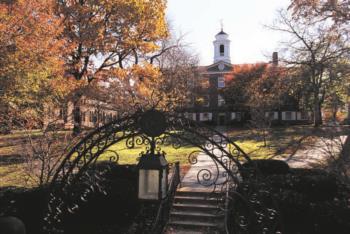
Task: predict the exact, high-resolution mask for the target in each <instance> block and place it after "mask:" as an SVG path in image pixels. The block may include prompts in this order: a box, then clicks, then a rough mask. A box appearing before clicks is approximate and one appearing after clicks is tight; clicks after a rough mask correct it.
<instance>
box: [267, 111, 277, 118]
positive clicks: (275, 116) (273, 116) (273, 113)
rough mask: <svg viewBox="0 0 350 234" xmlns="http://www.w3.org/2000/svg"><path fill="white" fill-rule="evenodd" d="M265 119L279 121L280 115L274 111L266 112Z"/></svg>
mask: <svg viewBox="0 0 350 234" xmlns="http://www.w3.org/2000/svg"><path fill="white" fill-rule="evenodd" d="M265 117H266V118H267V119H269V120H276V119H278V113H277V112H274V111H270V112H265Z"/></svg>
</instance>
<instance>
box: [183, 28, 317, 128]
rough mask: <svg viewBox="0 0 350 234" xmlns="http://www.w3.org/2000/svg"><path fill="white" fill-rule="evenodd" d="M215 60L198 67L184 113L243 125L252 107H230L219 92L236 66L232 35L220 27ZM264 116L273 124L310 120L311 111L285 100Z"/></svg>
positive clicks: (203, 119)
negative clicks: (232, 55)
mask: <svg viewBox="0 0 350 234" xmlns="http://www.w3.org/2000/svg"><path fill="white" fill-rule="evenodd" d="M213 46H214V62H213V64H211V65H209V66H201V67H198V74H199V76H198V77H197V78H196V80H195V81H194V92H193V96H192V100H191V103H190V105H189V106H187V108H184V109H183V112H184V114H185V115H186V116H187V117H188V118H190V119H193V120H196V121H201V122H207V123H210V124H213V125H230V124H242V123H244V122H246V121H248V120H250V110H249V107H247V106H239V105H235V106H229V105H227V104H226V103H225V99H224V97H223V96H222V95H221V94H220V93H221V92H220V91H221V89H223V88H225V85H226V84H227V81H228V80H227V79H228V78H229V77H230V75H231V77H232V73H233V68H234V66H241V65H238V64H231V58H230V40H229V35H228V34H227V33H225V32H224V31H223V30H221V31H220V32H219V33H218V34H216V35H215V40H214V41H213ZM271 63H272V64H271V65H272V66H278V54H277V53H276V52H274V53H273V56H272V62H271ZM265 115H266V116H267V117H268V118H270V119H271V121H272V122H273V123H291V124H293V123H308V122H309V120H310V119H311V113H309V112H303V111H300V110H299V108H298V104H297V103H293V102H291V103H286V105H283V106H280V107H279V108H278V109H276V110H271V111H270V112H266V113H265Z"/></svg>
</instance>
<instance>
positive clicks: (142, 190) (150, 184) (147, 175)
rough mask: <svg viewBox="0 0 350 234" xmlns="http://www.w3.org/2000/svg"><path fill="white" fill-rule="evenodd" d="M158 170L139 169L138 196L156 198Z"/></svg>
mask: <svg viewBox="0 0 350 234" xmlns="http://www.w3.org/2000/svg"><path fill="white" fill-rule="evenodd" d="M158 191H159V171H158V170H145V169H140V170H139V198H140V199H149V200H158Z"/></svg>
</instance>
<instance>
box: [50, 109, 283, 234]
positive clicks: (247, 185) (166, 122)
mask: <svg viewBox="0 0 350 234" xmlns="http://www.w3.org/2000/svg"><path fill="white" fill-rule="evenodd" d="M124 141H125V146H126V148H128V149H131V148H135V147H136V146H144V149H145V150H146V151H147V152H140V154H144V153H150V152H151V153H154V154H155V153H163V152H161V151H162V146H171V147H173V148H175V149H179V148H181V147H185V146H188V145H190V146H194V147H196V148H197V149H196V150H194V151H193V152H191V153H190V154H189V155H188V160H189V163H190V164H191V165H194V164H196V163H198V156H199V155H206V156H208V157H209V158H210V160H211V161H212V163H213V165H214V166H213V167H211V168H203V169H201V170H199V171H198V175H197V180H198V183H199V184H201V185H203V186H205V187H210V188H212V189H213V190H212V192H216V193H220V194H222V196H221V197H218V204H220V207H221V210H222V212H225V213H226V214H227V213H232V211H235V210H236V209H237V208H238V207H239V206H243V207H245V208H247V209H241V210H243V211H246V213H240V212H234V214H235V215H234V217H233V218H234V220H233V219H230V217H231V216H228V217H229V219H228V220H227V222H231V223H234V224H235V225H234V228H233V229H234V230H239V232H237V233H249V232H248V231H247V232H246V230H248V228H247V227H248V226H249V225H250V224H251V223H253V222H254V223H259V222H260V220H261V219H263V220H265V219H266V218H270V217H272V216H273V217H276V216H277V213H276V212H277V211H276V209H275V208H274V207H273V206H272V205H271V200H268V199H267V198H268V197H269V195H270V194H269V192H268V186H264V187H263V189H262V187H261V184H260V185H259V183H258V182H256V181H255V182H254V180H250V181H249V182H244V181H242V170H243V167H242V164H243V163H244V162H248V161H250V160H251V159H250V157H249V156H248V155H247V154H246V153H245V152H244V151H243V150H242V149H241V148H240V147H239V146H238V145H237V144H235V143H234V142H232V141H231V139H229V138H228V137H227V136H225V135H224V134H222V133H220V132H218V131H216V130H215V129H212V128H210V127H208V126H205V125H202V124H200V123H197V122H194V121H192V120H189V119H187V118H185V116H184V115H182V114H179V113H172V112H161V111H157V110H155V109H151V110H148V111H139V112H136V113H134V114H132V115H130V116H127V115H123V117H122V118H120V119H117V120H114V121H112V122H111V123H108V124H106V125H104V126H102V127H100V128H98V129H96V130H95V131H93V132H91V133H90V134H88V135H87V136H86V137H85V138H84V139H83V140H82V141H81V142H79V143H78V144H77V145H76V146H75V147H74V148H72V150H71V151H70V152H69V153H68V154H67V156H66V157H65V158H64V159H63V161H62V163H61V165H60V167H59V169H58V170H57V172H56V174H55V176H54V177H53V180H52V182H51V185H50V195H49V202H48V210H47V215H46V217H45V221H46V229H47V230H48V232H50V233H55V232H59V227H60V225H59V223H60V222H61V221H62V220H61V219H62V217H63V216H64V215H63V214H64V213H65V212H69V213H72V212H75V210H77V209H78V208H79V204H81V203H82V202H87V201H88V199H89V194H91V193H92V192H93V191H95V190H99V191H101V192H104V189H103V187H102V186H100V184H101V180H103V178H101V177H102V176H101V174H98V173H94V172H91V168H92V167H94V165H95V164H96V162H97V160H98V159H99V157H100V156H101V155H102V154H103V153H106V152H107V153H108V155H109V156H110V160H111V161H113V162H118V160H119V157H120V156H119V153H118V152H116V151H112V150H110V149H109V148H110V147H111V146H112V145H114V144H117V143H120V142H124ZM78 183H81V184H84V186H83V187H80V188H82V189H76V186H75V185H76V184H78ZM258 185H259V186H260V187H259V186H258ZM266 191H267V192H266ZM264 202H267V203H269V204H268V205H265V204H264ZM271 207H272V208H271ZM231 218H232V217H231ZM252 219H254V220H253V221H252ZM274 220H276V219H275V218H274ZM269 225H270V224H269ZM270 226H271V225H270ZM237 227H240V228H237ZM264 228H268V227H264ZM233 229H232V230H233Z"/></svg>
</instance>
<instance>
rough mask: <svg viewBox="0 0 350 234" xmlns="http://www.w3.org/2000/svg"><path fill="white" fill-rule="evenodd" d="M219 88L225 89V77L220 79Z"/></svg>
mask: <svg viewBox="0 0 350 234" xmlns="http://www.w3.org/2000/svg"><path fill="white" fill-rule="evenodd" d="M218 88H225V77H223V76H219V77H218Z"/></svg>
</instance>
